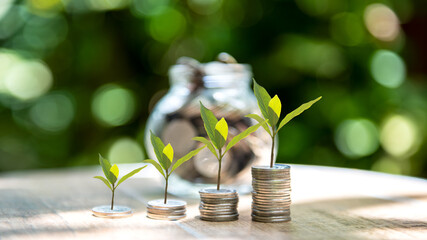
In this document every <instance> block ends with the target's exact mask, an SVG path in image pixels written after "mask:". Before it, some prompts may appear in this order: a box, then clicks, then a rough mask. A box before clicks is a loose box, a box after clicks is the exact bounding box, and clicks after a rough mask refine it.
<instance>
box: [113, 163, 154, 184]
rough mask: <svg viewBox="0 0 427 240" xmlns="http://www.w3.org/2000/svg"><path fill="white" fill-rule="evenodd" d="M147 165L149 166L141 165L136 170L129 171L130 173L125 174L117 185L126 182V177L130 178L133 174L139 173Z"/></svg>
mask: <svg viewBox="0 0 427 240" xmlns="http://www.w3.org/2000/svg"><path fill="white" fill-rule="evenodd" d="M145 167H147V165H145V166H143V167H140V168H137V169H135V170H133V171H131V172H130V173H128V174H126V175H124V176H123V177H122V178H121V179H120V180H119V182H118V183H117V186H119V185H120V183H122V182H124V181H125V180H126V179H128V178H130V177H132V176H133V175H135V174H137V173H138V172H139V171H141V170H142V169H144V168H145Z"/></svg>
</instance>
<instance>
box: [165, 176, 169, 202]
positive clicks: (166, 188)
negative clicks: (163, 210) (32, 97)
mask: <svg viewBox="0 0 427 240" xmlns="http://www.w3.org/2000/svg"><path fill="white" fill-rule="evenodd" d="M166 174H167V173H166ZM168 180H169V176H167V177H166V186H165V204H166V203H167V202H168Z"/></svg>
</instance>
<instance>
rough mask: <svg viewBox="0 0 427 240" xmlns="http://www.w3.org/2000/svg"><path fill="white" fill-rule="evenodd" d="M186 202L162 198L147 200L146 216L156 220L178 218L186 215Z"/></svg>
mask: <svg viewBox="0 0 427 240" xmlns="http://www.w3.org/2000/svg"><path fill="white" fill-rule="evenodd" d="M186 206H187V203H186V202H184V201H181V200H167V203H166V204H165V203H164V200H163V199H158V200H153V201H149V202H148V204H147V217H149V218H152V219H157V220H169V221H174V220H179V219H182V218H185V216H186Z"/></svg>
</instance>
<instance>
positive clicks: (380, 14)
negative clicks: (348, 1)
mask: <svg viewBox="0 0 427 240" xmlns="http://www.w3.org/2000/svg"><path fill="white" fill-rule="evenodd" d="M364 18H365V25H366V28H368V31H369V32H370V33H371V34H372V35H373V36H374V37H376V38H377V39H379V40H382V41H393V40H395V39H396V37H397V36H398V35H399V31H400V23H399V19H398V18H397V16H396V14H395V13H394V12H393V10H391V9H390V8H389V7H388V6H386V5H384V4H381V3H375V4H371V5H369V6H367V7H366V9H365V14H364Z"/></svg>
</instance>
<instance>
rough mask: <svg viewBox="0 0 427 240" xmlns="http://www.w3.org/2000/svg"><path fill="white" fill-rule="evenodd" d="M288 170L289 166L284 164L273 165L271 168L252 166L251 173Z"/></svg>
mask: <svg viewBox="0 0 427 240" xmlns="http://www.w3.org/2000/svg"><path fill="white" fill-rule="evenodd" d="M290 169H291V166H289V165H286V164H274V165H273V167H272V168H271V167H270V166H252V171H283V170H290Z"/></svg>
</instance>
